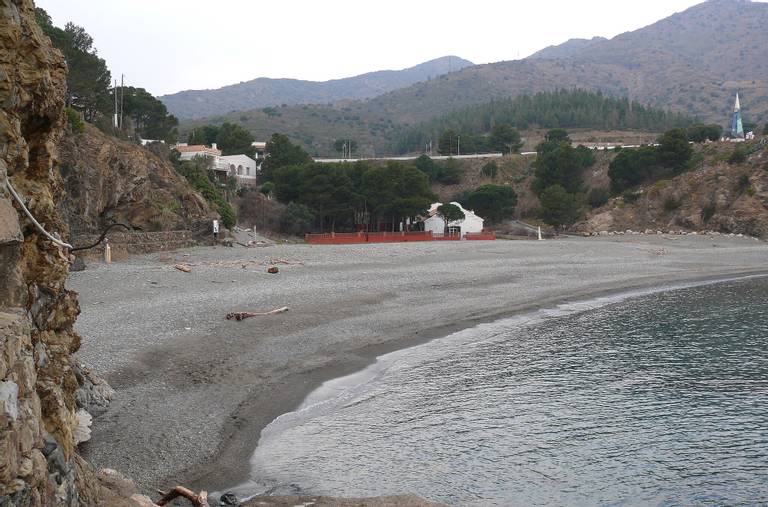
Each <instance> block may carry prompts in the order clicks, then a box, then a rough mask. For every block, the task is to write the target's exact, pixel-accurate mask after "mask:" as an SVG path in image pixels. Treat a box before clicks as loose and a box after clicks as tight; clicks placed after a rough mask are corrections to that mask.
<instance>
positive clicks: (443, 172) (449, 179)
mask: <svg viewBox="0 0 768 507" xmlns="http://www.w3.org/2000/svg"><path fill="white" fill-rule="evenodd" d="M438 167H439V169H438V173H437V178H435V180H436V181H437V182H438V183H442V184H443V185H458V184H459V183H461V171H460V170H459V166H458V164H457V163H456V161H455V160H453V159H450V160H446V161H445V162H443V163H442V164H439V166H438Z"/></svg>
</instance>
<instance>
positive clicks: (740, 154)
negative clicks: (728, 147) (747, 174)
mask: <svg viewBox="0 0 768 507" xmlns="http://www.w3.org/2000/svg"><path fill="white" fill-rule="evenodd" d="M746 161H747V149H746V148H745V147H743V146H737V147H736V149H735V150H733V153H731V155H730V156H729V157H728V163H729V164H743V163H744V162H746Z"/></svg>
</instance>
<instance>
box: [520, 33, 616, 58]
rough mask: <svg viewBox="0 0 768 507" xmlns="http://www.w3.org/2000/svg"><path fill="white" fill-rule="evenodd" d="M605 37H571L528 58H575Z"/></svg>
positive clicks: (604, 39)
mask: <svg viewBox="0 0 768 507" xmlns="http://www.w3.org/2000/svg"><path fill="white" fill-rule="evenodd" d="M606 40H608V39H606V38H605V37H593V38H591V39H569V40H567V41H566V42H564V43H562V44H558V45H556V46H548V47H546V48H544V49H542V50H541V51H537V52H536V53H534V54H532V55H531V56H529V57H528V58H529V59H531V60H535V59H543V60H558V59H563V58H573V57H575V56H578V55H579V53H582V52H584V51H586V50H588V49H589V48H590V47H591V46H592V45H594V44H596V43H598V42H603V41H606Z"/></svg>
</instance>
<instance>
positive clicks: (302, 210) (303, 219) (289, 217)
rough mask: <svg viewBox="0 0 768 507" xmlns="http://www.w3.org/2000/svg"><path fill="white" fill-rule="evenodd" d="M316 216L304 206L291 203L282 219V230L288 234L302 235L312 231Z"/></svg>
mask: <svg viewBox="0 0 768 507" xmlns="http://www.w3.org/2000/svg"><path fill="white" fill-rule="evenodd" d="M314 220H315V215H314V213H312V210H310V209H309V208H307V207H306V206H304V205H303V204H297V203H294V202H292V203H290V204H288V206H287V207H286V208H285V211H284V212H283V215H282V216H281V217H280V230H281V231H283V232H285V233H286V234H293V235H297V236H298V235H301V234H305V233H307V232H309V231H310V230H311V229H312V223H313V222H314Z"/></svg>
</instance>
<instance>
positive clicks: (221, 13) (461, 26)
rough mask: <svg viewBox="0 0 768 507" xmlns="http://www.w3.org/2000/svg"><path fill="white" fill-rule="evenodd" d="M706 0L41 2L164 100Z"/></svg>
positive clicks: (600, 24)
mask: <svg viewBox="0 0 768 507" xmlns="http://www.w3.org/2000/svg"><path fill="white" fill-rule="evenodd" d="M696 3H699V2H698V1H697V0H643V1H634V0H633V1H629V0H618V1H617V0H579V1H573V0H565V1H561V0H539V1H536V2H522V1H509V0H508V1H502V0H474V1H471V2H467V1H461V2H459V1H454V0H407V1H405V0H387V1H377V2H373V1H359V0H358V1H352V0H325V1H317V0H269V1H263V0H219V1H217V2H211V1H210V0H37V5H38V6H39V7H42V8H44V9H46V10H47V11H48V13H49V14H50V15H51V17H52V18H53V21H54V23H55V24H56V25H58V26H62V27H63V26H64V24H65V23H66V22H67V21H72V22H74V23H76V24H78V25H82V26H84V27H85V28H86V30H87V31H88V33H90V34H91V35H92V36H93V38H94V40H95V46H96V48H97V49H98V51H99V54H100V55H101V56H102V57H103V58H105V59H106V60H107V64H108V65H109V67H110V69H111V70H112V75H113V76H118V77H119V75H120V74H121V73H124V74H125V75H126V82H127V83H129V84H131V85H134V86H143V87H144V88H146V89H147V90H149V91H150V92H152V93H153V94H155V95H162V94H166V93H173V92H176V91H180V90H186V89H201V88H218V87H220V86H224V85H227V84H233V83H237V82H240V81H248V80H250V79H254V78H256V77H272V78H278V77H291V78H298V79H310V80H327V79H334V78H340V77H348V76H353V75H356V74H362V73H364V72H370V71H374V70H381V69H400V68H405V67H410V66H412V65H415V64H418V63H420V62H423V61H426V60H430V59H432V58H437V57H440V56H444V55H451V54H452V55H457V56H460V57H462V58H466V59H468V60H471V61H473V62H475V63H489V62H496V61H501V60H514V59H517V58H523V57H525V56H527V55H529V54H531V53H533V52H535V51H537V50H539V49H541V48H544V47H546V46H549V45H552V44H559V43H561V42H564V41H565V40H567V39H570V38H574V37H582V38H591V37H593V36H596V35H599V36H603V37H613V36H615V35H617V34H619V33H622V32H626V31H630V30H635V29H637V28H641V27H643V26H646V25H648V24H651V23H653V22H655V21H657V20H659V19H662V18H664V17H667V16H669V15H671V14H673V13H675V12H679V11H682V10H685V9H686V8H688V7H690V6H692V5H695V4H696Z"/></svg>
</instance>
